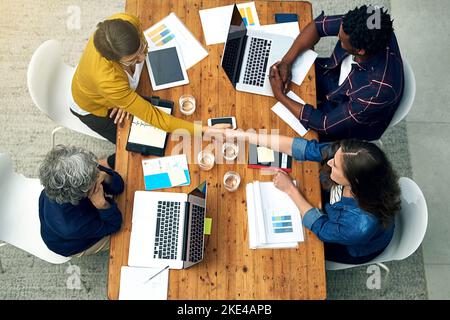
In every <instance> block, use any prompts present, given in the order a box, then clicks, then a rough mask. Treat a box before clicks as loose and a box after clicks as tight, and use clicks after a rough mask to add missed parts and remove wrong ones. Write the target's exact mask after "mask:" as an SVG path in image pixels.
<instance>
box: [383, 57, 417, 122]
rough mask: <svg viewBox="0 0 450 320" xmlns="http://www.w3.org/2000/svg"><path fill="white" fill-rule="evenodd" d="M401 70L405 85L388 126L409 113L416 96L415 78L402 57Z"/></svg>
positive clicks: (409, 66)
mask: <svg viewBox="0 0 450 320" xmlns="http://www.w3.org/2000/svg"><path fill="white" fill-rule="evenodd" d="M403 72H404V75H405V87H404V89H403V96H402V99H401V101H400V104H399V105H398V107H397V111H395V113H394V116H393V117H392V120H391V122H390V123H389V127H393V126H395V125H396V124H398V123H399V122H400V121H402V120H403V119H404V118H405V117H406V116H407V115H408V113H409V111H410V110H411V108H412V105H413V103H414V97H415V96H416V78H415V76H414V72H413V70H412V68H411V65H410V64H409V62H408V61H407V60H406V59H405V58H403Z"/></svg>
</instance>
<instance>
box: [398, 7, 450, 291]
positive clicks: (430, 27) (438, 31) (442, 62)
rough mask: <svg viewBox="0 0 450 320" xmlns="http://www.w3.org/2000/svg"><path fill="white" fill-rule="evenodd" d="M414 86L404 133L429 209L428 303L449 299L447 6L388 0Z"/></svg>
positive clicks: (449, 43) (449, 13)
mask: <svg viewBox="0 0 450 320" xmlns="http://www.w3.org/2000/svg"><path fill="white" fill-rule="evenodd" d="M391 2H392V16H393V17H394V18H395V22H394V26H395V29H396V34H397V37H398V39H399V43H400V46H401V50H402V52H403V55H404V56H405V57H406V58H407V59H408V61H409V62H410V63H411V65H412V67H413V69H414V72H415V76H416V82H417V92H416V98H415V102H414V105H413V109H412V110H411V112H410V114H409V115H408V117H407V119H406V121H407V128H408V140H409V148H410V152H411V163H412V168H413V178H414V180H415V181H416V182H417V184H418V185H419V186H420V187H421V189H422V191H423V193H424V195H425V198H426V200H427V206H428V215H429V220H428V230H427V234H426V236H425V240H424V242H423V253H424V262H425V272H426V278H427V285H428V293H429V298H430V299H450V245H449V244H450V209H449V208H450V205H449V204H450V201H449V200H450V197H449V195H450V192H449V190H450V185H449V183H450V170H449V169H450V148H449V146H450V55H449V54H448V52H449V50H450V33H449V31H448V30H449V27H450V22H449V21H450V19H449V18H450V1H448V0H429V1H423V0H391Z"/></svg>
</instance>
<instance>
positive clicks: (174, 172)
mask: <svg viewBox="0 0 450 320" xmlns="http://www.w3.org/2000/svg"><path fill="white" fill-rule="evenodd" d="M167 174H168V175H169V179H170V183H171V184H172V186H179V185H180V184H183V183H186V182H187V179H186V175H185V174H184V170H183V169H181V168H177V167H173V168H170V169H169V170H168V172H167Z"/></svg>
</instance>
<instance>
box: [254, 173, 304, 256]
mask: <svg viewBox="0 0 450 320" xmlns="http://www.w3.org/2000/svg"><path fill="white" fill-rule="evenodd" d="M246 193H247V212H248V232H249V240H250V248H251V249H258V248H295V247H297V245H298V242H300V241H303V228H302V222H301V217H300V212H299V210H298V208H297V206H296V205H295V203H294V202H293V201H292V199H291V198H289V196H288V195H287V194H286V193H284V192H282V191H281V190H279V189H277V188H276V187H275V186H274V184H273V182H259V181H255V182H253V183H249V184H248V185H247V189H246Z"/></svg>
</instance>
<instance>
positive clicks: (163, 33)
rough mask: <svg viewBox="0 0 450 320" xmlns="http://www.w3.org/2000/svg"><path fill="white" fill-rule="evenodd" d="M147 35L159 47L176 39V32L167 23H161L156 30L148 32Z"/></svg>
mask: <svg viewBox="0 0 450 320" xmlns="http://www.w3.org/2000/svg"><path fill="white" fill-rule="evenodd" d="M146 36H147V38H149V39H150V41H151V42H152V43H153V44H154V45H156V46H158V47H160V46H163V45H165V44H166V43H169V42H170V40H173V39H175V34H173V33H172V31H170V29H169V28H168V27H167V26H166V25H165V24H162V25H160V26H159V27H158V28H156V29H155V30H152V31H149V32H147V33H146Z"/></svg>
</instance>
